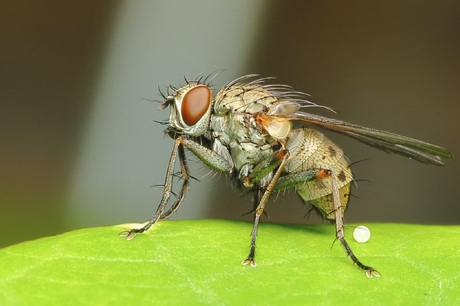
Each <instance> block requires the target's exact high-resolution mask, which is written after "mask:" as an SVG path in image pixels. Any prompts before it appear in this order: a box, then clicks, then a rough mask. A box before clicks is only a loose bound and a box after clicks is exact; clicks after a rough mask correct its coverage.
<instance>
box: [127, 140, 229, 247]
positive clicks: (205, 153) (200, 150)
mask: <svg viewBox="0 0 460 306" xmlns="http://www.w3.org/2000/svg"><path fill="white" fill-rule="evenodd" d="M184 147H186V148H187V149H189V150H190V151H191V152H192V153H193V154H194V155H196V156H197V157H198V158H200V159H201V160H202V161H204V162H205V163H206V164H208V165H209V166H210V167H211V168H213V169H215V170H218V171H221V172H227V173H230V172H231V171H232V169H233V162H232V161H229V160H227V159H225V158H224V157H222V156H220V155H219V154H217V153H216V152H214V151H212V150H210V149H208V148H206V147H204V146H202V145H201V144H199V143H197V142H195V141H193V140H190V139H188V138H184V137H183V136H179V137H177V138H176V139H175V142H174V148H173V151H172V153H171V157H170V159H169V164H168V169H167V171H166V179H165V183H164V190H163V197H162V198H161V201H160V204H159V205H158V208H157V210H156V212H155V214H154V215H153V216H152V218H151V219H150V220H149V221H148V222H147V223H146V224H145V225H144V226H143V227H141V228H133V229H131V230H129V231H124V232H121V233H120V236H124V237H126V240H131V239H133V238H134V237H135V236H136V235H137V234H138V233H143V232H145V231H147V230H148V229H149V228H150V227H152V225H154V224H155V223H156V222H157V221H158V220H163V219H167V218H169V217H170V216H171V215H172V214H173V213H174V212H175V211H176V210H177V209H178V208H179V206H180V205H181V203H182V201H183V199H184V196H185V192H186V191H187V190H188V188H189V181H190V172H189V169H188V166H187V162H186V158H185V152H184ZM177 155H179V161H180V166H181V175H182V179H183V182H182V187H181V189H180V191H179V194H178V195H177V199H176V201H175V203H173V204H172V206H171V208H170V209H169V210H168V211H166V212H165V208H166V205H167V203H168V200H169V197H170V195H171V191H172V185H173V184H172V179H173V175H174V166H175V162H176V157H177Z"/></svg>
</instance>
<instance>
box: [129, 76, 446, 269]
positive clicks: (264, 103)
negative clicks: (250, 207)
mask: <svg viewBox="0 0 460 306" xmlns="http://www.w3.org/2000/svg"><path fill="white" fill-rule="evenodd" d="M256 76H257V75H247V76H243V77H240V78H238V79H236V80H234V81H232V82H230V83H229V84H227V85H225V86H224V87H223V88H221V89H220V90H218V91H216V92H213V90H212V89H211V84H210V83H211V81H212V79H213V78H214V77H215V75H211V76H210V77H208V78H199V79H198V80H196V81H187V80H186V84H185V85H183V86H181V87H178V88H176V87H172V86H170V91H171V93H170V94H169V93H168V95H167V96H165V95H163V98H164V102H163V103H162V108H163V109H164V108H166V107H170V108H171V113H170V117H169V124H168V127H167V128H166V130H165V133H166V134H168V135H169V136H170V137H171V138H172V139H173V140H174V147H173V151H172V153H171V158H170V160H169V164H168V167H167V171H166V179H165V183H164V191H163V197H162V199H161V201H160V204H159V206H158V208H157V210H156V212H155V214H154V215H153V217H152V218H151V219H150V220H149V221H148V222H147V223H146V224H145V225H144V226H143V227H141V228H133V229H131V230H128V231H124V232H122V233H120V235H122V236H125V237H126V239H127V240H131V239H133V238H134V237H135V236H136V235H137V234H138V233H142V232H145V231H146V230H148V229H149V228H150V227H151V226H152V225H154V224H155V223H156V222H157V221H159V220H164V219H167V218H169V217H170V216H171V215H172V214H173V213H174V212H175V211H176V210H177V209H178V208H179V206H180V205H181V203H182V201H183V199H184V195H185V193H186V191H187V190H188V189H189V181H190V178H191V176H190V171H189V168H188V166H187V160H186V157H185V149H188V150H189V151H190V152H192V153H193V154H194V155H195V156H197V157H198V158H199V159H200V160H201V161H203V162H204V163H205V164H206V165H207V166H209V167H210V168H212V169H214V170H216V171H219V172H222V173H226V174H228V175H231V176H233V177H234V178H235V179H236V181H237V182H238V183H239V184H241V185H242V186H244V187H245V188H248V189H249V190H252V191H254V200H255V201H254V205H255V209H254V225H253V229H252V234H251V243H250V251H249V255H248V257H247V258H246V259H245V260H244V261H243V262H242V263H243V265H250V266H252V267H255V266H256V262H255V259H254V258H255V253H256V238H257V232H258V226H259V221H260V217H261V215H262V214H263V211H264V209H265V205H266V204H267V201H268V199H269V197H270V195H271V194H272V193H273V192H280V191H283V190H287V189H292V188H294V189H295V191H296V192H297V193H298V194H299V196H300V197H301V198H302V200H303V201H304V202H306V203H309V204H311V205H312V207H313V208H314V209H315V210H316V211H317V212H318V213H319V214H320V215H321V216H322V217H323V219H324V220H325V221H331V222H334V223H335V229H336V238H337V239H338V240H339V241H340V243H341V244H342V246H343V248H344V249H345V252H346V254H347V255H348V256H349V257H350V258H351V259H352V261H353V262H354V263H355V264H356V265H357V266H358V267H359V268H361V269H362V270H364V271H365V273H366V276H367V277H369V278H371V277H373V276H375V277H379V276H380V273H379V272H378V271H377V270H376V269H374V268H372V267H370V266H367V265H364V264H363V263H362V262H361V261H360V260H359V259H358V258H357V257H356V256H355V254H354V253H353V251H352V250H351V248H350V246H349V245H348V243H347V241H346V240H345V235H344V222H343V216H344V212H345V209H346V207H347V205H348V202H349V196H350V183H351V182H352V180H353V174H352V172H351V169H350V167H349V164H348V162H347V159H346V157H345V155H344V153H343V151H342V150H341V149H340V148H339V147H338V146H337V145H336V144H334V143H333V142H332V141H331V140H329V139H328V138H327V137H326V136H325V135H324V134H322V133H320V132H318V131H317V130H315V129H311V128H307V127H299V128H293V126H292V122H295V121H299V122H303V123H309V124H313V125H316V126H320V127H323V128H326V129H329V130H332V131H336V132H340V133H343V134H345V135H348V136H350V137H353V138H355V139H357V140H359V141H362V142H364V143H366V144H368V145H371V146H374V147H377V148H379V149H382V150H385V151H387V152H394V153H397V154H400V155H404V156H407V157H410V158H413V159H416V160H418V161H420V162H423V163H427V164H434V165H438V166H441V165H444V164H443V162H442V160H441V157H444V158H451V157H453V155H452V154H451V153H450V152H449V151H448V150H446V149H444V148H442V147H440V146H437V145H432V144H429V143H426V142H423V141H420V140H416V139H413V138H409V137H406V136H401V135H397V134H393V133H389V132H385V131H379V130H376V129H372V128H367V127H363V126H359V125H356V124H351V123H347V122H344V121H340V120H337V119H331V118H327V117H322V116H318V115H313V114H310V113H307V112H303V111H301V109H302V108H304V109H305V108H307V107H318V106H319V105H317V104H314V103H312V102H309V101H306V100H305V95H304V94H303V93H300V92H297V91H294V90H293V89H292V88H291V87H289V86H286V85H277V84H267V83H266V81H267V78H265V79H263V78H262V79H260V78H259V79H258V78H256ZM208 79H210V80H209V81H208ZM176 159H179V163H180V169H181V177H182V186H181V188H180V190H179V193H178V194H177V197H176V200H175V202H174V203H172V204H171V206H170V207H169V209H168V210H167V209H166V207H167V204H168V201H169V197H170V195H171V192H172V185H173V184H172V179H173V176H174V165H175V162H176Z"/></svg>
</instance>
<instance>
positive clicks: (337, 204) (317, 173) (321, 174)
mask: <svg viewBox="0 0 460 306" xmlns="http://www.w3.org/2000/svg"><path fill="white" fill-rule="evenodd" d="M323 178H329V179H330V180H331V189H332V202H333V205H334V210H333V213H334V214H335V229H336V238H337V239H338V240H339V241H340V243H341V244H342V246H343V248H344V249H345V252H346V253H347V256H349V257H350V258H351V260H352V261H353V262H354V263H355V264H356V265H357V266H358V267H359V268H361V269H363V270H365V271H366V276H367V277H368V278H371V277H372V276H375V277H379V276H380V273H379V272H378V271H377V270H375V269H374V268H371V267H369V266H366V265H364V264H363V263H362V262H361V261H360V260H359V259H358V258H357V257H356V255H355V254H354V253H353V251H352V250H351V248H350V245H349V244H348V242H347V241H346V240H345V233H344V228H343V205H342V203H341V201H340V192H339V185H338V182H337V177H336V176H335V175H334V174H333V172H332V171H330V170H324V169H312V170H307V171H303V172H297V173H291V174H288V175H285V176H282V177H280V178H279V179H278V182H277V184H276V186H275V188H274V189H273V190H274V191H282V190H286V189H291V188H295V187H296V186H299V185H300V184H303V183H305V182H307V181H311V180H315V179H323Z"/></svg>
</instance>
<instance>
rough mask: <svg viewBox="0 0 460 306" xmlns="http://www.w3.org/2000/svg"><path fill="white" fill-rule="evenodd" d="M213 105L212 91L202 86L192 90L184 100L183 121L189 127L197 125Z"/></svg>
mask: <svg viewBox="0 0 460 306" xmlns="http://www.w3.org/2000/svg"><path fill="white" fill-rule="evenodd" d="M210 104H211V90H210V89H209V87H208V86H205V85H200V86H197V87H194V88H192V89H190V90H189V91H188V92H187V93H186V94H185V96H184V98H183V99H182V109H181V114H182V119H183V120H184V122H185V123H186V124H187V125H188V126H193V125H195V124H196V123H197V122H198V121H199V120H200V119H201V117H203V115H204V114H205V113H206V111H207V110H208V108H209V105H210Z"/></svg>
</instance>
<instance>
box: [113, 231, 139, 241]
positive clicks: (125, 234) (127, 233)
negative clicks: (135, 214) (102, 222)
mask: <svg viewBox="0 0 460 306" xmlns="http://www.w3.org/2000/svg"><path fill="white" fill-rule="evenodd" d="M137 233H139V231H138V230H136V229H132V230H129V231H123V232H121V233H119V234H118V236H120V237H126V240H133V239H134V237H136V235H137Z"/></svg>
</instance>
